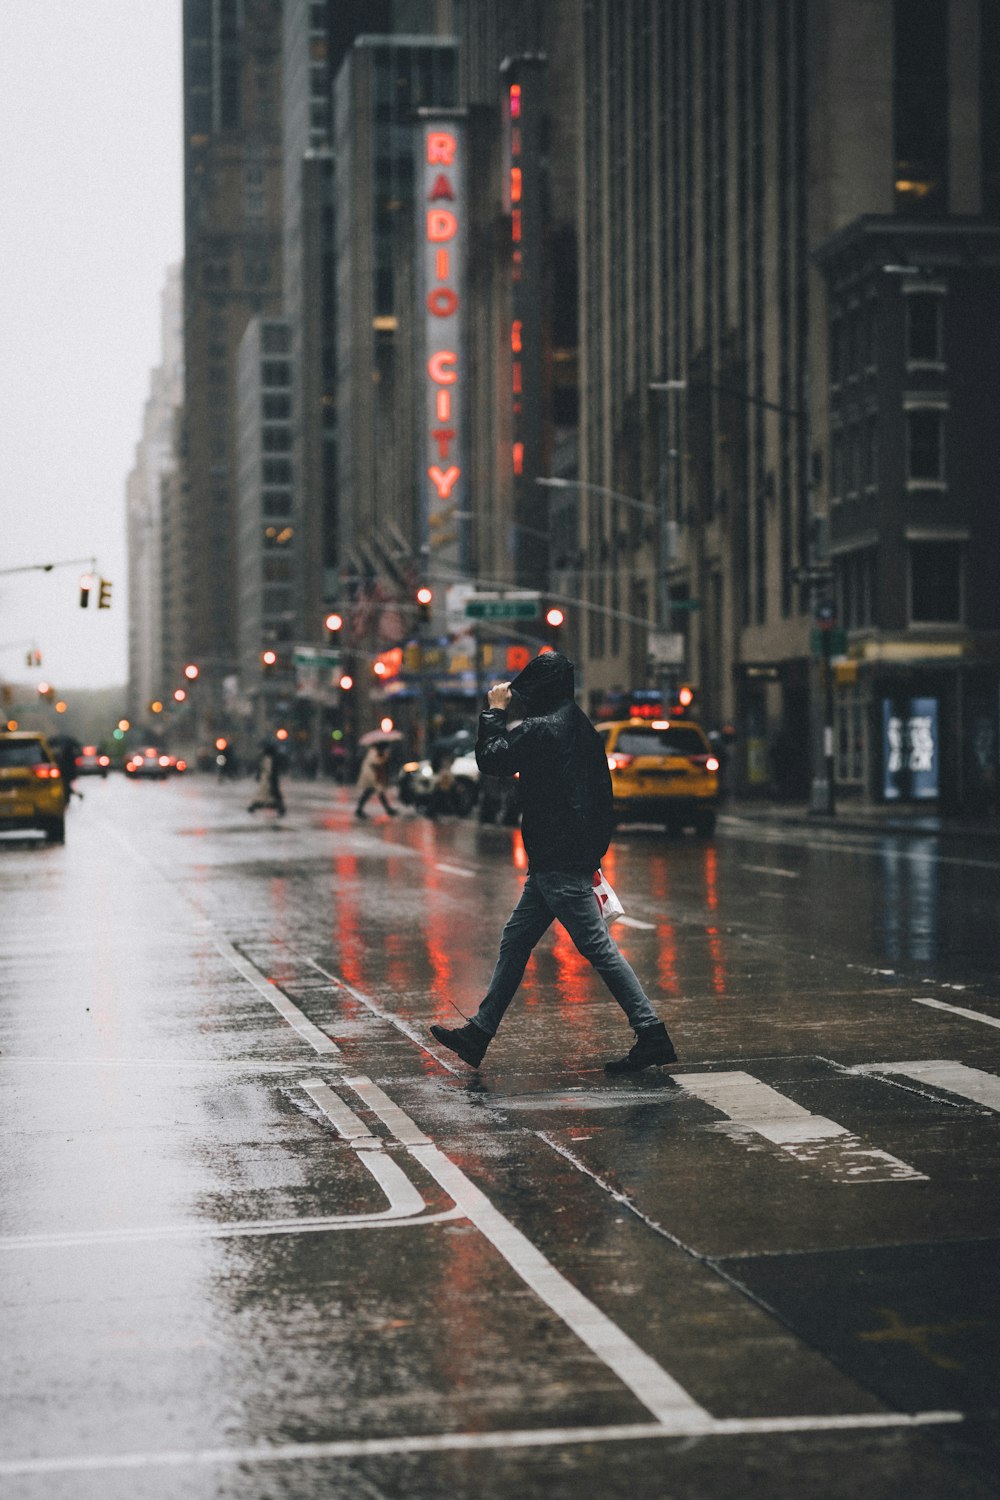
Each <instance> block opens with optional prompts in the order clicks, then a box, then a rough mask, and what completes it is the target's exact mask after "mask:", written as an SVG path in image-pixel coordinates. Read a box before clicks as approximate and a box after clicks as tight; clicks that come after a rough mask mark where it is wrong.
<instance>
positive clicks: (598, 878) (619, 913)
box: [594, 870, 625, 927]
mask: <svg viewBox="0 0 1000 1500" xmlns="http://www.w3.org/2000/svg"><path fill="white" fill-rule="evenodd" d="M594 895H595V896H596V897H597V904H598V906H599V907H600V909H601V916H602V917H603V918H604V920H605V922H606V923H607V924H608V926H609V927H610V926H611V924H612V922H617V921H618V918H619V917H623V916H624V915H625V908H624V906H622V904H621V902H620V901H619V899H618V897H617V895H616V894H615V889H614V886H613V885H612V884H611V882H610V881H609V880H608V878H607V876H606V875H605V874H604V873H603V872H602V871H601V870H595V871H594Z"/></svg>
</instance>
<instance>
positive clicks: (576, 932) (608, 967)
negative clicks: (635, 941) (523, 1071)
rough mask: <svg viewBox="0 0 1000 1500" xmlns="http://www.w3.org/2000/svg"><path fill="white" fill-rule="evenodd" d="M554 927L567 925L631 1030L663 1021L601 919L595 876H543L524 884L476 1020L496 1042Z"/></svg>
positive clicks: (541, 873) (555, 873) (542, 873)
mask: <svg viewBox="0 0 1000 1500" xmlns="http://www.w3.org/2000/svg"><path fill="white" fill-rule="evenodd" d="M553 921H558V922H561V923H562V925H563V926H564V927H565V929H566V931H567V932H568V933H569V935H570V937H571V938H572V939H573V942H574V943H575V945H576V947H577V948H578V949H579V951H580V952H581V953H582V954H583V956H584V958H586V959H588V960H589V961H590V963H592V964H593V966H594V968H595V969H596V970H597V972H598V974H600V976H601V978H602V979H603V980H604V983H605V984H606V985H607V987H608V989H609V990H610V991H611V993H612V995H613V996H614V997H615V999H616V1000H617V1001H618V1004H619V1005H620V1006H621V1008H622V1010H623V1011H624V1012H625V1014H626V1016H627V1017H628V1021H629V1025H630V1026H631V1027H633V1029H634V1028H637V1027H639V1026H655V1025H656V1023H657V1022H658V1021H659V1019H660V1018H659V1016H658V1015H657V1014H656V1012H655V1011H654V1009H653V1007H652V1006H651V1005H650V1003H649V1000H648V999H647V997H646V993H645V991H644V990H643V988H642V985H641V984H640V983H639V981H638V979H637V978H636V976H635V973H634V971H633V969H632V968H631V966H630V965H629V964H628V963H627V962H626V960H625V959H624V958H623V957H622V954H621V951H620V949H619V947H618V944H617V943H616V942H615V940H614V938H613V937H612V936H611V934H610V933H609V932H608V929H607V926H606V924H605V921H604V918H603V917H602V916H601V913H600V909H599V907H598V905H597V900H596V898H595V896H594V887H593V882H592V880H591V877H590V876H589V875H576V874H573V873H571V872H567V871H550V870H545V871H539V872H538V873H537V874H530V875H529V876H528V878H527V880H526V881H525V883H524V890H523V891H522V893H521V899H520V901H519V902H518V903H517V905H516V906H515V908H514V910H513V911H512V912H511V914H510V916H509V917H508V919H507V924H506V926H505V927H504V930H503V936H502V937H501V939H500V956H499V958H498V959H497V965H496V968H495V969H494V970H493V978H492V979H491V980H490V987H489V989H488V990H487V991H486V996H485V998H484V1000H483V1002H482V1004H481V1005H480V1007H479V1009H478V1010H477V1011H476V1014H475V1015H474V1016H473V1017H472V1020H473V1021H474V1022H475V1024H476V1025H477V1026H479V1027H480V1028H481V1029H482V1030H483V1031H485V1032H487V1033H488V1034H489V1035H490V1036H495V1035H496V1031H497V1027H498V1026H499V1025H500V1022H501V1021H502V1020H503V1017H504V1012H505V1011H506V1009H507V1007H508V1005H509V1004H510V1002H511V1001H512V1000H513V998H514V995H515V994H516V992H517V987H518V985H519V984H520V983H521V979H522V978H523V976H524V970H525V967H526V966H527V963H528V959H529V958H530V957H531V952H532V949H533V948H534V946H535V944H536V943H537V942H538V939H539V938H540V937H541V936H542V934H543V933H544V932H547V931H548V929H549V927H550V926H551V925H552V923H553Z"/></svg>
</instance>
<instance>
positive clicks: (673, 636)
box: [648, 630, 684, 667]
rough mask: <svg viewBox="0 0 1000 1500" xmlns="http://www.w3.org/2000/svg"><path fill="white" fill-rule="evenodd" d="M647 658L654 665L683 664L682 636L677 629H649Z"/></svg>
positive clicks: (673, 665)
mask: <svg viewBox="0 0 1000 1500" xmlns="http://www.w3.org/2000/svg"><path fill="white" fill-rule="evenodd" d="M648 647H649V659H650V661H651V662H652V663H653V665H654V666H656V667H682V666H683V665H684V637H683V635H682V634H681V633H680V631H679V630H651V631H650V632H649V638H648Z"/></svg>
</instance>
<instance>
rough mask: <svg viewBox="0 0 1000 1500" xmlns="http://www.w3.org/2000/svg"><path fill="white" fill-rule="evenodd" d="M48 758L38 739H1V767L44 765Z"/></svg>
mask: <svg viewBox="0 0 1000 1500" xmlns="http://www.w3.org/2000/svg"><path fill="white" fill-rule="evenodd" d="M48 759H49V757H48V756H47V755H46V753H45V751H44V750H43V749H42V746H41V745H40V743H39V742H38V740H0V767H4V766H42V765H46V764H47V763H48Z"/></svg>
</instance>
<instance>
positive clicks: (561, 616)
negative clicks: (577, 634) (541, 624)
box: [545, 604, 566, 630]
mask: <svg viewBox="0 0 1000 1500" xmlns="http://www.w3.org/2000/svg"><path fill="white" fill-rule="evenodd" d="M565 622H566V615H565V612H564V611H563V610H561V609H560V608H559V607H558V605H555V604H554V605H553V606H552V608H551V609H547V610H546V611H545V623H546V625H551V627H552V629H553V630H558V628H559V626H560V625H563V624H565Z"/></svg>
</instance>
